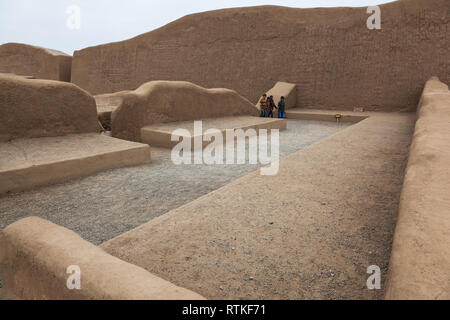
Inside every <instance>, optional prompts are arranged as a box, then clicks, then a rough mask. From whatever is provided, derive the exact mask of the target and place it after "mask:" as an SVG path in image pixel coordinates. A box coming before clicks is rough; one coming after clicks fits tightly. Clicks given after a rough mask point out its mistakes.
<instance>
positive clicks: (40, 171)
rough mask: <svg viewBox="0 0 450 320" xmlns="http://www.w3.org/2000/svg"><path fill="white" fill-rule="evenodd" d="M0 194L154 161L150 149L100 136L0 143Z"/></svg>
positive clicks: (83, 135)
mask: <svg viewBox="0 0 450 320" xmlns="http://www.w3.org/2000/svg"><path fill="white" fill-rule="evenodd" d="M0 153H1V155H2V156H1V157H0V194H3V193H9V192H20V191H24V190H27V189H31V188H35V187H39V186H44V185H48V184H53V183H58V182H62V181H65V180H69V179H73V178H78V177H81V176H86V175H89V174H92V173H94V172H97V171H99V170H105V169H110V168H116V167H122V166H129V165H138V164H143V163H148V162H150V159H151V155H150V147H149V146H148V145H145V144H141V143H135V142H130V141H124V140H119V139H115V138H111V137H108V136H105V135H100V134H97V133H85V134H72V135H67V136H58V137H43V138H29V139H16V140H12V141H10V142H2V143H0Z"/></svg>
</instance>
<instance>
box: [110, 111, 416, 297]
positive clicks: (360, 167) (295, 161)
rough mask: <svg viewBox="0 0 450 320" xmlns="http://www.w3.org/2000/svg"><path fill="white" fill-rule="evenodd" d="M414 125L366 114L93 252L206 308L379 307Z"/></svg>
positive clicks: (407, 117) (404, 117)
mask: <svg viewBox="0 0 450 320" xmlns="http://www.w3.org/2000/svg"><path fill="white" fill-rule="evenodd" d="M414 119H415V115H414V114H405V113H403V114H397V113H391V114H383V113H379V114H372V115H371V117H370V118H369V119H366V120H364V121H362V122H360V123H358V124H356V125H353V126H351V127H349V128H347V129H346V130H343V131H341V132H339V133H337V134H335V135H333V136H330V137H328V138H327V139H324V140H322V141H320V142H318V143H315V144H313V145H311V146H309V147H306V148H303V149H302V150H300V151H298V152H295V153H293V154H291V155H289V156H287V157H285V158H283V159H282V160H281V162H280V172H279V174H278V175H276V176H273V177H268V176H261V175H260V173H259V171H256V172H254V173H250V174H248V175H246V176H244V177H242V178H239V179H237V180H235V181H233V182H231V183H230V184H227V185H226V186H224V187H223V188H220V189H218V190H216V191H214V192H211V193H209V194H207V195H205V196H203V197H201V198H199V199H197V200H195V201H192V202H190V203H188V204H187V205H184V206H183V207H181V208H178V209H175V210H172V211H171V212H169V213H167V214H164V215H162V216H160V217H158V218H155V219H153V220H152V221H150V222H149V223H147V224H144V225H142V226H140V227H138V228H136V229H134V230H131V231H129V232H127V233H125V234H123V235H121V236H119V237H117V238H115V239H112V240H110V241H108V242H106V243H104V244H102V245H101V247H102V248H104V249H105V250H106V251H108V252H109V253H111V254H113V255H115V256H117V257H119V258H121V259H124V260H126V261H128V262H131V263H134V264H137V265H139V266H141V267H143V268H145V269H147V270H149V271H150V272H152V273H154V274H156V275H158V276H160V277H162V278H164V279H167V280H169V281H171V282H173V283H175V284H177V285H180V286H183V287H185V288H188V289H191V290H193V291H195V292H197V293H200V294H201V295H203V296H205V297H207V298H209V299H381V298H383V297H384V291H385V283H386V278H387V269H388V263H389V258H390V252H391V246H392V238H393V233H394V228H395V224H396V219H397V214H398V203H399V197H400V192H401V189H402V184H403V176H404V169H405V166H406V162H407V157H408V150H409V144H410V142H411V136H412V132H413V126H414ZM371 265H377V266H379V267H380V269H381V272H382V273H381V282H382V287H381V288H382V289H381V290H368V288H367V286H366V281H367V278H368V277H369V275H368V274H367V268H368V267H369V266H371Z"/></svg>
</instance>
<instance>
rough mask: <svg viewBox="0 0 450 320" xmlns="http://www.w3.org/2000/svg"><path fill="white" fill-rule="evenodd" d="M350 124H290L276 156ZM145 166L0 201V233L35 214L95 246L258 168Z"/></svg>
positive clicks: (158, 160) (166, 155) (156, 161)
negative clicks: (76, 234)
mask: <svg viewBox="0 0 450 320" xmlns="http://www.w3.org/2000/svg"><path fill="white" fill-rule="evenodd" d="M349 125H350V124H340V125H337V124H336V123H328V122H318V121H300V120H291V121H289V122H288V129H287V130H285V131H281V132H280V138H281V145H280V153H281V156H286V155H289V154H291V153H293V152H295V151H298V150H299V149H301V148H304V147H305V146H308V145H311V144H313V143H315V142H317V141H320V140H322V139H323V138H326V137H328V136H330V135H332V134H334V133H336V132H339V131H340V130H342V129H344V128H346V127H348V126H349ZM152 158H153V160H152V162H151V164H149V165H143V166H137V167H130V168H120V169H113V170H108V171H105V172H101V173H98V174H95V175H92V176H89V177H86V178H80V179H77V180H73V181H70V182H67V183H63V184H58V185H54V186H50V187H44V188H40V189H36V190H33V191H29V192H24V193H19V194H14V195H7V196H3V197H0V213H1V215H0V229H3V228H4V227H6V226H7V225H9V224H11V223H13V222H14V221H17V220H19V219H21V218H23V217H27V216H39V217H42V218H45V219H48V220H50V221H52V222H54V223H56V224H58V225H61V226H64V227H67V228H69V229H71V230H73V231H75V232H77V233H78V234H80V235H81V236H82V237H83V238H84V239H86V240H88V241H90V242H92V243H94V244H100V243H102V242H104V241H107V240H110V239H112V238H114V237H116V236H118V235H120V234H122V233H124V232H126V231H128V230H131V229H133V228H135V227H137V226H139V225H141V224H143V223H146V222H148V221H150V220H151V219H153V218H155V217H158V216H160V215H162V214H164V213H166V212H168V211H170V210H172V209H175V208H178V207H180V206H182V205H184V204H186V203H189V202H190V201H192V200H195V199H197V198H199V197H201V196H203V195H206V194H207V193H209V192H211V191H213V190H216V189H218V188H220V187H222V186H224V185H226V184H227V183H229V182H231V181H233V180H235V179H237V178H239V177H241V176H244V175H245V174H247V173H249V172H251V171H254V170H256V169H257V168H258V167H259V165H215V166H206V165H181V166H175V165H174V164H173V163H172V162H171V160H170V152H169V150H166V149H156V148H153V149H152Z"/></svg>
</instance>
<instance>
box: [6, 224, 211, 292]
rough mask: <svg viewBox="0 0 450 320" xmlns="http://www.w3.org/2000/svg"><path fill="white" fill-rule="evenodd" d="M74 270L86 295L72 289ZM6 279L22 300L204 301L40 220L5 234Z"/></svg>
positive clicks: (19, 226)
mask: <svg viewBox="0 0 450 320" xmlns="http://www.w3.org/2000/svg"><path fill="white" fill-rule="evenodd" d="M74 265H76V266H78V267H79V270H80V271H81V274H80V276H81V277H80V279H81V282H80V285H81V289H80V290H69V289H68V287H67V280H68V278H69V276H70V274H68V273H66V272H67V269H68V267H69V266H74ZM72 272H73V271H72ZM0 275H1V276H2V279H3V285H4V286H5V288H6V290H7V291H9V292H12V293H13V294H15V295H16V296H17V297H19V298H21V299H40V300H46V299H61V300H68V299H77V300H80V299H96V300H104V299H114V300H135V299H136V300H137V299H139V300H141V299H149V300H184V299H189V300H199V299H204V298H203V297H202V296H200V295H198V294H196V293H194V292H192V291H190V290H187V289H184V288H181V287H178V286H176V285H174V284H172V283H170V282H168V281H165V280H163V279H161V278H159V277H157V276H155V275H153V274H151V273H149V272H147V271H146V270H144V269H142V268H140V267H137V266H135V265H132V264H130V263H127V262H124V261H122V260H120V259H118V258H116V257H113V256H111V255H109V254H107V253H106V252H105V251H103V250H102V249H100V248H99V247H97V246H94V245H93V244H91V243H89V242H87V241H85V240H83V239H82V238H81V237H79V236H78V235H77V234H76V233H74V232H73V231H70V230H68V229H65V228H63V227H60V226H57V225H55V224H53V223H51V222H49V221H47V220H44V219H41V218H37V217H30V218H25V219H22V220H19V221H17V222H15V223H13V224H11V225H10V226H8V227H7V228H5V229H4V230H3V231H2V233H1V234H0Z"/></svg>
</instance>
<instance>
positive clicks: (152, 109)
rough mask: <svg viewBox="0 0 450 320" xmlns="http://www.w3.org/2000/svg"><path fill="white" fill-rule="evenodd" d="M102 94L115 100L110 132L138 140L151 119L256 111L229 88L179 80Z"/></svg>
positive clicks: (205, 116) (214, 115)
mask: <svg viewBox="0 0 450 320" xmlns="http://www.w3.org/2000/svg"><path fill="white" fill-rule="evenodd" d="M104 98H105V99H107V100H108V101H111V102H114V103H117V105H116V106H115V107H112V108H111V109H112V110H113V111H112V114H111V128H112V135H113V136H114V137H116V138H120V139H125V140H132V141H138V142H139V141H140V140H141V137H140V135H141V128H142V127H145V126H148V125H151V124H155V123H166V122H175V121H190V120H200V119H205V118H217V117H224V116H239V115H254V116H258V114H259V112H258V109H257V108H256V107H255V106H254V105H253V104H252V103H250V101H248V100H247V99H245V98H243V97H241V96H240V95H239V94H237V93H236V92H235V91H233V90H228V89H205V88H202V87H200V86H197V85H195V84H193V83H189V82H182V81H152V82H148V83H145V84H143V85H142V86H140V87H139V88H138V89H136V90H134V91H124V92H118V93H116V94H113V95H108V96H107V97H104ZM97 101H98V102H100V100H97Z"/></svg>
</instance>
